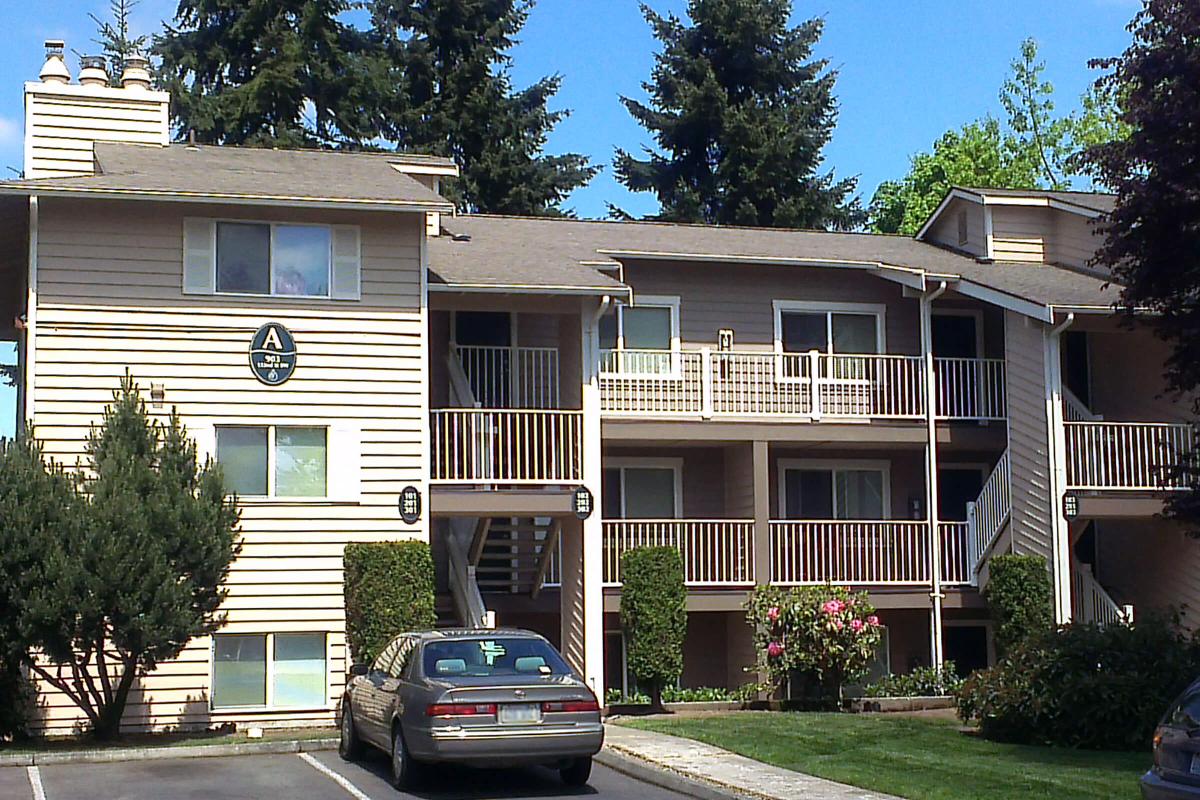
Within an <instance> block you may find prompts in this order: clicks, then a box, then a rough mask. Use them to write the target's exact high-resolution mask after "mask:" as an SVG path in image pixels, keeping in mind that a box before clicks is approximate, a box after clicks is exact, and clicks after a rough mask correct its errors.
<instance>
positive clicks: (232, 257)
mask: <svg viewBox="0 0 1200 800" xmlns="http://www.w3.org/2000/svg"><path fill="white" fill-rule="evenodd" d="M85 73H87V70H85ZM122 77H123V81H122V83H123V85H122V87H121V88H110V87H108V86H107V85H103V84H104V83H105V78H104V77H103V76H102V75H99V76H98V75H96V74H94V71H93V74H81V75H80V83H72V82H70V81H71V78H70V75H69V72H68V70H67V69H66V66H65V64H64V63H63V61H62V58H61V49H57V50H55V49H52V50H51V51H50V52H49V54H48V58H47V62H46V66H45V67H44V68H43V71H42V75H41V79H40V80H39V81H35V82H31V83H29V84H27V85H26V163H25V174H24V176H23V178H22V179H20V180H14V181H6V182H0V208H2V209H3V214H2V216H0V219H2V220H3V224H2V225H0V274H2V275H3V281H0V287H3V289H2V290H0V312H3V313H2V315H0V335H7V336H11V337H13V338H16V339H17V340H18V342H19V352H20V359H21V366H22V386H21V395H22V397H21V400H22V409H23V412H24V416H25V418H26V419H28V420H31V421H32V422H33V423H34V424H35V425H36V427H37V433H38V435H39V437H40V438H42V439H43V440H45V442H46V446H47V451H48V452H49V453H50V454H51V455H52V456H53V457H55V458H57V459H60V460H62V461H64V462H67V463H73V462H74V461H75V460H76V458H78V457H79V456H80V455H81V454H82V452H83V447H84V441H85V437H86V434H87V431H88V427H89V426H90V425H92V424H94V423H96V422H97V421H98V420H99V419H100V418H101V414H102V410H103V408H104V405H105V403H106V402H108V401H109V399H110V398H111V392H112V390H113V389H114V388H115V387H116V386H117V382H118V381H119V379H120V377H121V376H122V375H123V374H124V373H125V371H126V369H128V370H130V371H131V372H132V374H133V375H134V376H135V378H136V379H137V380H138V382H139V384H140V385H141V386H142V388H143V390H144V392H145V394H146V397H147V399H148V400H149V402H150V405H151V408H152V410H153V412H154V413H156V414H162V415H164V417H165V415H166V414H168V413H169V412H170V410H171V409H172V408H175V409H177V410H178V411H179V413H180V414H181V416H182V418H183V420H184V422H185V424H186V425H187V426H188V428H189V430H190V431H191V432H192V433H193V435H194V436H195V437H196V439H197V442H198V443H199V445H200V447H201V449H202V451H203V452H205V453H206V454H211V455H212V456H213V457H215V458H216V459H217V460H219V461H220V462H221V463H222V465H223V466H224V468H225V472H226V475H227V479H228V480H229V482H230V488H231V490H232V491H236V492H237V494H238V497H239V501H240V503H241V507H242V534H243V549H242V552H241V555H240V556H239V558H238V559H237V561H236V562H235V564H234V567H233V570H232V573H231V575H230V579H229V599H228V602H227V604H226V609H225V610H226V611H227V613H228V623H227V625H226V626H225V628H224V629H223V630H222V631H221V632H220V633H218V634H216V635H215V636H213V637H206V638H203V639H197V640H195V641H193V642H191V643H189V645H188V646H187V648H186V649H185V650H184V652H183V654H182V655H181V656H180V657H179V658H178V659H176V660H174V661H172V662H170V663H166V664H162V665H161V666H160V667H159V669H158V670H156V671H155V672H154V673H152V674H151V675H150V676H148V677H147V678H146V679H145V680H143V681H141V684H140V685H139V686H138V688H137V690H136V692H135V694H134V697H133V699H132V702H131V703H130V707H129V710H128V717H127V724H128V725H129V726H130V727H131V728H147V727H167V726H177V725H183V726H207V725H216V724H221V723H226V722H232V723H238V724H246V723H253V724H259V725H273V724H288V725H295V724H303V723H311V724H322V723H327V722H329V721H331V720H332V718H333V714H334V710H335V704H336V702H337V701H338V698H339V696H340V688H341V686H342V684H343V682H344V679H345V673H346V669H347V667H348V664H347V661H346V659H347V656H346V650H345V637H344V617H343V611H342V597H341V580H342V575H341V553H342V548H343V547H344V545H345V544H346V543H347V542H350V541H386V540H394V539H402V538H417V539H423V540H427V541H429V542H430V544H431V546H432V548H433V551H434V555H435V562H436V564H437V568H438V581H439V590H440V592H441V599H440V604H441V614H442V616H443V618H444V620H445V621H446V622H447V623H448V624H472V625H484V624H500V625H518V626H523V627H529V628H532V629H535V630H538V631H540V632H542V633H544V634H546V635H547V636H549V637H550V638H551V639H552V640H553V641H555V642H556V643H558V644H559V645H560V647H561V649H562V650H563V652H564V654H565V655H566V656H567V657H568V658H569V659H570V660H571V661H572V663H573V664H575V665H576V667H577V668H578V669H579V670H580V672H581V673H582V674H583V675H584V676H585V678H586V679H587V680H588V682H589V683H590V684H591V685H592V686H593V687H594V688H595V689H596V690H597V691H598V692H602V691H603V689H604V688H605V687H626V688H627V687H628V676H627V674H626V670H625V665H624V648H623V643H622V637H621V632H620V625H619V618H618V612H619V608H620V598H621V590H620V588H621V575H620V557H621V555H622V554H623V553H624V552H626V551H628V550H629V549H631V548H633V547H637V546H641V545H648V544H655V545H659V544H661V545H670V546H676V547H679V548H680V550H681V552H682V554H683V558H684V564H685V569H686V578H687V582H688V587H689V599H688V606H689V629H688V638H687V645H686V668H685V675H684V678H683V682H684V683H685V684H686V685H710V686H711V685H716V686H730V687H733V686H737V685H740V684H742V683H744V682H746V681H747V680H749V679H750V676H748V675H747V674H746V672H745V670H746V668H748V667H752V665H753V663H754V654H753V652H752V650H751V643H750V632H749V629H748V627H747V626H746V624H745V621H744V616H743V611H742V605H743V603H744V601H745V598H746V596H747V593H748V592H749V591H751V590H752V589H753V587H754V586H756V585H762V584H770V583H774V584H781V585H799V584H816V585H823V584H841V585H849V586H852V587H855V588H857V589H861V590H863V591H867V592H869V593H870V596H871V599H872V602H874V603H875V605H876V606H878V607H879V609H880V616H881V619H882V621H883V623H884V624H885V625H886V629H887V637H886V640H885V645H884V646H883V647H881V649H880V652H879V654H878V659H877V661H878V664H877V669H878V670H879V671H881V672H882V671H887V670H890V671H893V672H904V671H907V670H908V669H910V668H912V667H914V666H916V665H920V664H927V663H930V662H932V661H938V660H941V659H943V658H949V659H952V660H955V661H956V662H957V663H958V664H959V665H960V667H962V668H964V669H968V668H973V667H976V666H982V665H985V664H986V663H988V661H989V660H990V659H992V658H993V657H994V655H993V653H992V649H991V633H990V622H989V620H988V617H987V612H986V609H985V607H984V605H983V603H982V601H981V597H980V588H981V587H982V586H983V585H986V581H987V578H988V559H989V558H990V557H991V556H992V555H993V554H996V553H1002V552H1019V553H1034V554H1038V555H1041V556H1043V557H1045V558H1046V559H1047V562H1048V564H1049V565H1050V569H1051V572H1052V575H1053V579H1054V587H1055V602H1056V613H1057V616H1058V618H1059V619H1060V620H1062V621H1066V620H1070V619H1095V620H1100V621H1103V622H1111V623H1115V622H1119V621H1121V620H1124V619H1128V618H1129V617H1130V615H1136V614H1138V613H1144V612H1145V611H1148V610H1152V609H1156V608H1161V607H1164V606H1167V605H1182V604H1190V605H1191V607H1193V608H1195V607H1196V603H1197V602H1198V601H1200V586H1198V585H1197V582H1196V578H1195V576H1196V575H1197V574H1200V557H1198V556H1197V555H1196V549H1195V547H1194V546H1191V545H1190V544H1189V543H1188V542H1187V540H1186V539H1185V538H1184V536H1183V534H1182V532H1181V531H1179V530H1176V529H1174V528H1172V527H1170V526H1168V525H1166V524H1164V523H1162V522H1161V521H1158V520H1156V519H1155V516H1154V515H1155V514H1156V512H1157V511H1158V510H1159V509H1160V508H1161V504H1162V500H1163V496H1164V493H1165V492H1168V491H1171V487H1170V486H1169V485H1165V484H1164V481H1163V479H1162V469H1161V468H1162V466H1163V465H1164V464H1168V463H1170V462H1171V460H1172V459H1173V457H1174V454H1176V453H1177V452H1178V451H1179V450H1181V449H1182V448H1186V447H1190V446H1191V442H1192V434H1191V429H1190V427H1188V426H1187V424H1186V422H1185V420H1186V407H1185V406H1184V405H1180V404H1177V403H1173V402H1171V401H1170V400H1168V399H1164V398H1162V397H1161V396H1160V395H1161V389H1162V379H1161V368H1162V363H1163V359H1164V357H1165V352H1164V350H1163V347H1162V345H1161V344H1160V343H1159V342H1158V341H1157V340H1156V339H1154V337H1153V336H1152V335H1151V334H1150V333H1149V332H1148V331H1146V330H1141V329H1134V330H1130V329H1126V328H1122V327H1121V326H1120V325H1119V323H1118V320H1117V318H1116V315H1115V314H1114V312H1113V309H1112V305H1113V302H1114V300H1115V299H1116V297H1117V295H1118V292H1119V287H1116V286H1112V285H1109V284H1108V276H1107V275H1105V274H1103V273H1102V272H1098V271H1096V270H1095V269H1094V268H1092V267H1089V266H1088V264H1087V262H1088V259H1089V257H1090V254H1091V252H1092V251H1093V250H1094V248H1095V246H1096V240H1095V237H1094V234H1093V232H1092V227H1091V223H1092V221H1093V220H1094V219H1096V218H1097V217H1099V216H1101V215H1102V214H1103V213H1104V211H1105V210H1106V209H1107V208H1109V207H1110V206H1111V199H1110V198H1108V197H1105V196H1103V195H1093V194H1076V193H1053V192H1005V191H991V190H973V189H960V190H955V191H954V192H952V193H951V194H950V195H949V196H948V197H947V198H946V200H945V202H944V203H943V204H942V206H941V207H940V208H939V209H938V210H937V212H936V213H935V214H934V215H933V216H932V217H931V219H930V220H929V222H928V223H927V224H926V226H925V227H924V229H923V230H922V231H921V232H920V234H919V235H918V236H916V237H915V238H908V237H897V236H877V235H868V234H853V233H823V232H812V231H793V230H756V229H754V230H752V229H738V228H717V227H705V226H691V225H671V224H658V223H618V222H589V221H578V220H570V219H531V218H514V217H493V216H455V215H454V214H453V209H452V206H451V205H450V204H449V203H447V202H446V201H445V200H444V199H443V198H442V197H441V196H439V194H438V187H439V181H440V180H441V179H442V178H445V177H448V176H452V175H453V174H454V173H455V167H454V165H453V164H452V163H451V162H448V161H445V160H442V159H437V158H429V157H421V156H409V155H398V154H349V153H330V152H311V151H285V150H255V149H243V148H231V147H212V146H192V145H187V144H171V143H170V141H169V140H170V135H169V133H170V132H169V130H168V119H169V115H168V108H167V103H168V100H167V97H166V95H164V94H162V93H158V92H155V91H151V90H150V88H149V80H148V76H146V75H145V73H144V71H142V70H141V65H139V64H137V63H134V64H132V65H131V68H130V69H128V70H127V74H126V75H125V76H122ZM10 323H11V325H10ZM113 577H114V580H120V579H122V578H123V576H113ZM1191 613H1192V614H1194V613H1195V612H1191ZM1186 619H1187V621H1188V623H1189V624H1191V625H1193V626H1194V625H1195V624H1196V619H1195V617H1194V616H1189V617H1187V618H1186ZM41 701H42V702H41V714H42V719H41V723H40V724H41V725H42V727H44V728H45V729H47V730H50V731H56V730H66V729H69V728H71V727H72V726H73V725H74V724H75V723H76V722H77V714H76V712H75V711H74V709H73V708H72V707H71V706H70V704H69V703H68V702H67V701H66V700H65V698H62V697H58V696H56V695H55V694H54V693H53V692H52V691H49V690H45V691H43V693H42V697H41Z"/></svg>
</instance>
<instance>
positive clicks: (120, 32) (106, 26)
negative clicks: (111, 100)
mask: <svg viewBox="0 0 1200 800" xmlns="http://www.w3.org/2000/svg"><path fill="white" fill-rule="evenodd" d="M138 2H139V0H109V3H108V13H109V18H108V19H101V18H100V17H97V16H96V15H95V14H88V16H89V17H91V18H92V22H94V23H96V38H95V39H94V40H93V41H95V42H96V44H98V45H100V48H101V49H102V50H103V51H104V56H105V58H107V59H108V74H109V83H111V84H112V85H113V86H120V85H121V73H122V72H124V71H125V59H127V58H129V57H130V56H135V55H141V54H142V52H143V51H144V50H145V49H146V45H147V44H149V42H150V37H149V36H148V35H146V34H141V35H134V33H133V32H132V31H131V30H130V21H129V17H130V15H131V14H132V13H133V9H134V8H135V7H136V6H137V5H138Z"/></svg>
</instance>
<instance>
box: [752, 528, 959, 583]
mask: <svg viewBox="0 0 1200 800" xmlns="http://www.w3.org/2000/svg"><path fill="white" fill-rule="evenodd" d="M939 532H940V534H941V537H942V542H941V544H942V580H943V581H944V582H946V583H970V581H971V570H972V567H973V566H974V561H973V557H972V555H971V552H970V549H971V545H970V541H969V537H968V531H967V525H966V523H964V522H948V523H941V524H940V525H939ZM929 544H930V543H929V523H927V522H921V521H915V522H896V521H879V520H871V521H850V520H823V521H811V520H786V521H774V522H772V523H771V582H772V583H778V584H784V585H801V584H825V583H834V584H850V585H865V586H893V585H895V586H910V585H921V584H929V582H930V571H929V561H930V547H929Z"/></svg>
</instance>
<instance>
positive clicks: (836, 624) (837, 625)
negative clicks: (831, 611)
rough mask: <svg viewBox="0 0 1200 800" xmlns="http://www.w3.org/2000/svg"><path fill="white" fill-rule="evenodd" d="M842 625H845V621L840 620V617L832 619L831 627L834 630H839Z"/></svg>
mask: <svg viewBox="0 0 1200 800" xmlns="http://www.w3.org/2000/svg"><path fill="white" fill-rule="evenodd" d="M844 627H846V623H844V622H842V621H841V620H840V619H835V620H834V621H833V629H834V630H837V631H840V630H841V629H842V628H844Z"/></svg>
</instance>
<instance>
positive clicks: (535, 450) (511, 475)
mask: <svg viewBox="0 0 1200 800" xmlns="http://www.w3.org/2000/svg"><path fill="white" fill-rule="evenodd" d="M430 434H431V439H432V441H431V449H432V456H433V464H432V469H431V475H430V480H431V482H433V483H504V484H537V483H544V484H555V483H576V482H579V481H580V480H582V479H583V447H582V436H583V412H582V411H556V410H544V409H480V408H448V409H438V410H435V411H431V412H430Z"/></svg>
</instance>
